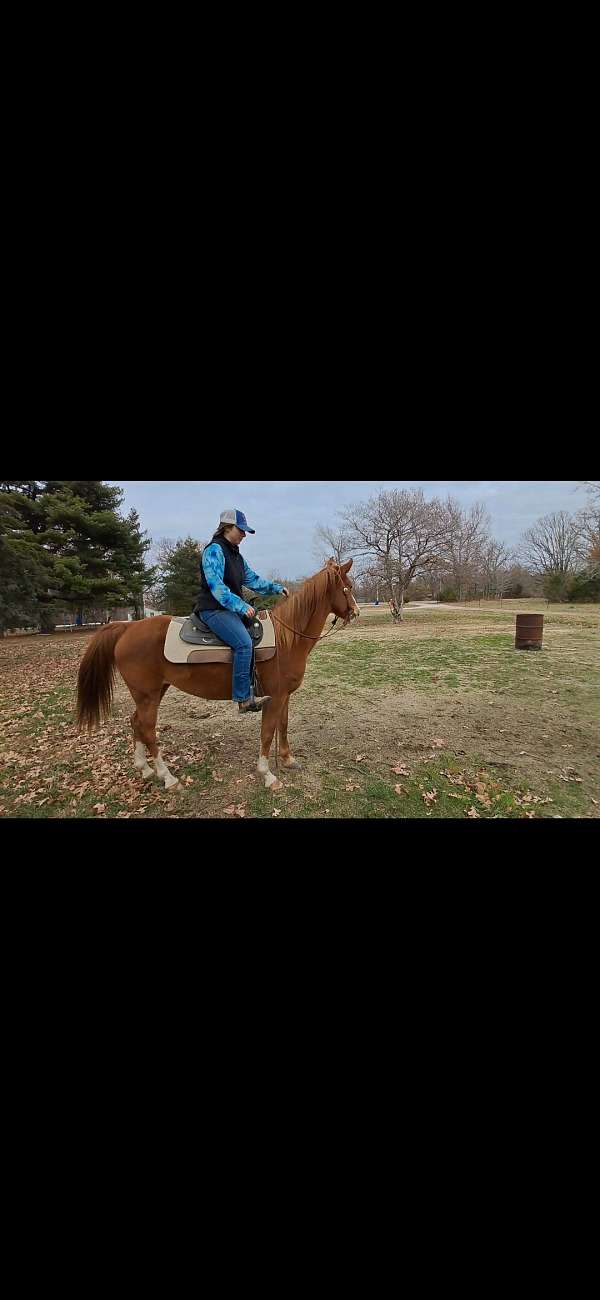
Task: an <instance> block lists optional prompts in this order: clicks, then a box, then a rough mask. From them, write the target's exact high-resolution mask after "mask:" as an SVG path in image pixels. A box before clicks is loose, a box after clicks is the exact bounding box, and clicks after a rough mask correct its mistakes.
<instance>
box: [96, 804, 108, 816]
mask: <svg viewBox="0 0 600 1300" xmlns="http://www.w3.org/2000/svg"><path fill="white" fill-rule="evenodd" d="M105 808H106V804H105V803H95V804H94V808H93V811H94V812H97V813H98V816H100V813H103V812H104V810H105Z"/></svg>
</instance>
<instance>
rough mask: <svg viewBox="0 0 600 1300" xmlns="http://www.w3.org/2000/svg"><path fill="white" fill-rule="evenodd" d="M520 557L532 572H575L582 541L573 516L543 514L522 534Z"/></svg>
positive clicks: (558, 512) (557, 513)
mask: <svg viewBox="0 0 600 1300" xmlns="http://www.w3.org/2000/svg"><path fill="white" fill-rule="evenodd" d="M520 554H521V558H522V560H523V561H524V563H525V564H526V565H527V566H528V567H529V568H530V569H532V570H533V572H534V573H538V574H542V575H544V576H546V575H550V574H569V573H574V572H575V569H576V567H577V562H578V560H579V558H580V555H581V538H580V530H579V527H578V524H577V522H576V520H575V518H574V517H573V515H569V514H567V512H566V510H558V511H556V512H555V513H554V514H551V515H543V516H542V518H541V519H538V521H537V523H536V524H534V525H533V528H528V529H527V532H525V533H524V534H523V537H522V540H521V545H520Z"/></svg>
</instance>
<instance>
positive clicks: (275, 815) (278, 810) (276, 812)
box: [273, 808, 281, 817]
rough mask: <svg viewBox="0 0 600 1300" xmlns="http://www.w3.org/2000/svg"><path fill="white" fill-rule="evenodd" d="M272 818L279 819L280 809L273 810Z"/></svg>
mask: <svg viewBox="0 0 600 1300" xmlns="http://www.w3.org/2000/svg"><path fill="white" fill-rule="evenodd" d="M273 816H274V817H281V808H274V809H273Z"/></svg>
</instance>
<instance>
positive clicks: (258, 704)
mask: <svg viewBox="0 0 600 1300" xmlns="http://www.w3.org/2000/svg"><path fill="white" fill-rule="evenodd" d="M270 699H271V696H270V695H259V696H257V698H255V697H254V696H253V695H251V696H250V699H249V700H243V701H242V702H241V703H240V713H262V711H263V709H264V707H265V704H268V703H269V700H270Z"/></svg>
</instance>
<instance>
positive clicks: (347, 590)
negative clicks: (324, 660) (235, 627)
mask: <svg viewBox="0 0 600 1300" xmlns="http://www.w3.org/2000/svg"><path fill="white" fill-rule="evenodd" d="M333 572H334V573H335V575H336V577H337V578H339V580H340V582H342V583H343V581H344V579H343V577H342V570H341V568H340V566H339V564H336V565H335V567H333ZM342 590H343V592H344V595H345V597H346V604H347V606H348V608H347V611H346V614H345V616H344V622H343V623H342V626H341V627H336V623H337V621H338V619H339V618H341V617H342V615H341V614H336V615H335V618H334V620H333V625H332V627H331V631H330V632H326V633H325V636H308V634H307V633H306V632H297V631H296V628H295V627H290V625H289V623H284V621H283V619H281V618H277V615H276V614H274V613H273V612H272V611H271V618H272V619H273V622H274V623H281V626H282V627H286V628H287V630H288V632H293V633H294V636H301V637H304V639H305V640H306V641H314V642H317V643H318V642H319V641H326V640H327V638H328V637H329V636H333V634H334V632H342V631H343V629H344V628H345V627H348V624H349V623H350V621H351V619H353V618H355V617H356V615H355V613H354V610H353V608H352V605H351V604H350V601H349V599H348V596H349V594H350V588H349V587H343V588H342ZM355 603H356V602H355Z"/></svg>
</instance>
